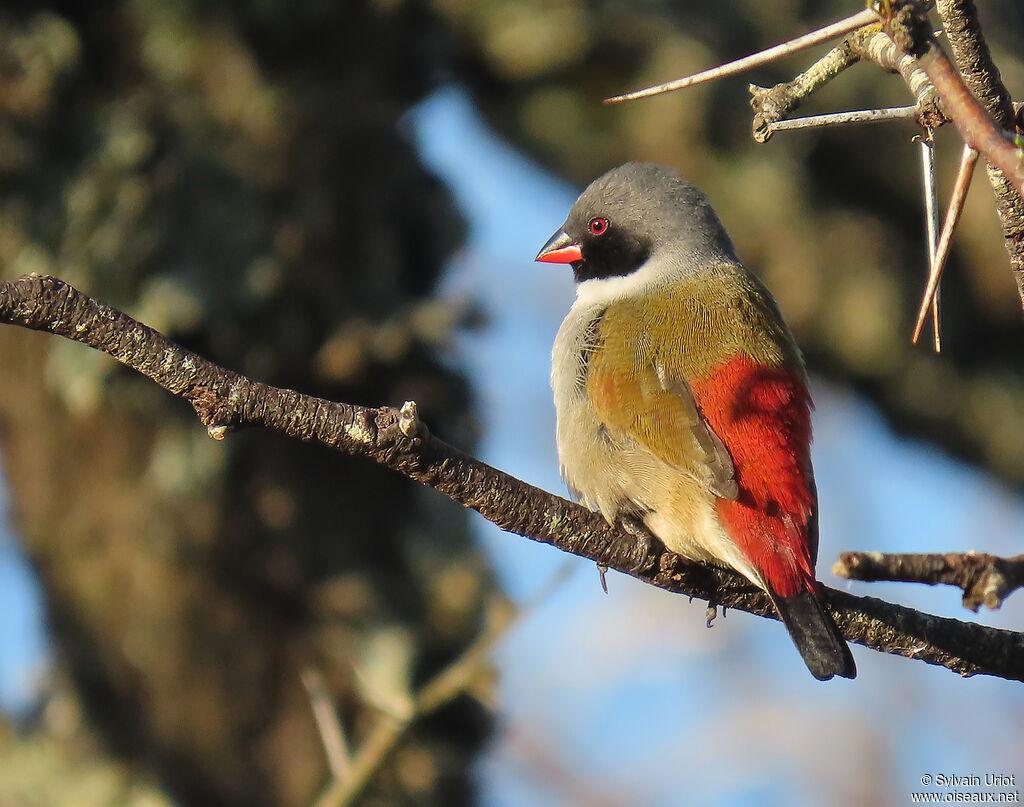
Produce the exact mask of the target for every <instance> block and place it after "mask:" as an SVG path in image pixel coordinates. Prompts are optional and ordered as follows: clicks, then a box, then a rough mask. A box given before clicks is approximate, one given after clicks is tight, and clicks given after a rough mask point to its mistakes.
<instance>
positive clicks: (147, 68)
mask: <svg viewBox="0 0 1024 807" xmlns="http://www.w3.org/2000/svg"><path fill="white" fill-rule="evenodd" d="M446 42H447V37H446V34H445V32H444V30H443V29H442V28H441V26H439V24H438V22H437V21H436V20H435V19H433V18H431V16H430V15H429V14H428V13H427V12H426V11H425V10H424V9H422V8H418V7H416V6H413V5H404V4H396V3H377V4H330V3H300V4H292V3H277V2H259V3H247V2H245V3H242V2H231V0H224V1H223V2H214V3H197V2H173V3H172V2H161V1H160V0H126V2H98V3H90V4H85V5H82V4H77V3H67V4H61V3H48V4H35V3H25V4H15V5H14V6H8V7H6V8H5V9H4V10H2V11H0V53H2V54H3V57H2V59H0V176H2V180H0V265H2V266H3V267H4V275H5V277H15V276H17V275H19V274H21V273H24V272H29V271H37V272H50V273H54V274H58V275H60V276H61V277H63V278H65V279H67V280H68V281H70V282H72V283H73V284H75V285H77V286H78V287H80V288H82V289H84V290H85V291H87V292H89V293H91V294H93V295H95V296H97V297H99V298H100V299H103V300H104V301H107V302H109V303H111V304H113V305H116V306H118V307H120V308H122V309H123V310H126V311H129V312H131V313H132V314H134V315H135V316H137V317H138V318H140V319H142V320H144V321H146V322H147V323H148V324H150V325H152V326H155V327H157V328H159V329H161V330H163V331H164V332H166V333H168V334H170V335H171V336H172V337H173V338H175V339H176V340H178V341H180V342H182V343H183V344H186V345H187V346H189V347H191V348H193V349H195V350H197V351H199V352H200V353H202V354H203V355H205V356H208V357H210V358H212V359H213V360H215V361H218V362H220V363H222V364H224V365H226V366H228V367H231V368H233V369H236V370H239V371H241V372H243V373H247V374H250V375H252V376H253V377H255V378H258V379H261V380H265V381H268V382H271V383H274V384H278V385H282V386H289V387H294V388H297V389H301V390H303V391H304V392H308V393H312V394H315V395H320V396H323V397H327V398H332V399H336V400H343V401H355V402H361V403H368V404H396V405H401V403H402V402H403V401H405V400H407V399H415V400H417V401H418V402H419V405H420V412H421V413H422V415H423V417H424V418H425V419H426V420H427V421H428V422H429V423H430V424H431V428H432V429H434V430H435V431H437V432H439V433H440V434H442V435H444V436H446V437H447V438H448V439H450V440H452V441H453V442H456V443H458V444H460V445H465V446H467V447H468V446H471V445H472V442H473V438H474V424H473V419H472V416H471V414H470V411H469V400H468V397H469V396H468V394H467V389H466V385H465V383H464V381H463V380H462V378H461V377H460V376H458V375H457V373H456V372H454V371H453V370H452V369H449V367H448V366H447V365H446V364H445V363H444V362H443V361H442V359H441V356H440V354H441V352H442V351H443V349H444V346H445V344H446V342H447V341H448V339H449V338H450V335H451V331H452V328H453V327H454V326H455V325H456V324H457V323H458V322H459V321H460V319H461V318H462V316H463V314H462V312H459V311H453V310H450V309H449V308H447V307H446V306H445V305H444V304H442V303H440V302H439V301H438V300H437V299H435V298H434V297H433V289H434V286H435V283H436V280H437V278H438V275H439V273H440V271H441V269H442V267H443V263H444V259H445V257H446V255H447V254H448V253H449V252H450V251H451V250H452V249H453V248H454V247H455V246H456V245H457V244H458V243H459V241H460V240H461V237H462V225H461V222H460V220H459V217H458V216H457V214H456V212H455V210H454V208H453V206H452V203H451V201H450V199H449V196H448V193H447V191H446V190H445V189H444V188H443V186H441V185H440V183H439V182H438V181H437V180H436V179H434V178H433V177H431V176H429V175H428V174H427V173H426V172H425V171H424V169H423V168H422V167H421V166H420V164H419V161H418V158H417V155H416V154H415V151H414V149H413V147H412V144H411V143H410V142H408V141H407V140H406V139H405V137H404V136H403V135H402V134H401V133H400V131H399V126H398V121H399V119H400V117H401V116H402V115H403V114H404V112H405V111H406V110H407V109H408V108H409V107H410V105H412V104H413V103H415V102H416V101H417V100H418V99H420V98H421V97H422V96H423V95H424V94H425V93H426V92H428V91H429V90H430V89H431V88H432V87H433V86H434V84H435V82H436V80H437V77H438V76H439V70H440V68H441V67H442V65H443V56H444V53H445V52H446V47H447V46H446ZM0 356H3V360H2V361H3V374H4V383H3V385H2V386H0V438H2V446H3V459H4V462H5V465H6V471H7V473H6V476H7V478H8V479H10V480H11V485H12V496H11V498H12V502H13V509H14V511H15V519H16V523H17V526H18V529H19V531H20V533H21V535H22V537H23V540H24V543H25V545H26V548H27V551H28V553H29V555H30V557H31V559H32V561H33V563H34V565H35V567H36V569H37V570H38V572H39V574H40V577H41V579H42V582H43V584H44V586H45V589H46V594H47V603H48V610H49V618H50V623H51V626H52V628H53V631H54V635H55V639H56V642H57V644H58V649H59V653H60V659H61V663H62V664H63V665H64V667H65V668H66V669H67V670H68V672H69V675H70V678H71V680H72V681H73V682H74V688H75V693H76V696H77V697H78V698H80V701H81V706H82V709H83V711H84V713H85V714H86V715H87V717H88V719H89V722H90V725H92V726H94V727H95V728H96V729H97V730H98V731H99V733H100V735H101V736H102V738H103V744H102V746H100V747H104V748H106V749H108V750H110V751H112V752H114V753H115V754H117V755H118V756H120V757H121V758H122V759H124V760H127V761H128V762H130V763H131V765H132V769H134V770H136V771H139V772H141V773H142V774H144V775H146V776H151V777H155V778H156V780H157V781H160V782H162V783H163V784H164V786H166V788H167V790H168V793H169V794H170V795H171V796H172V797H173V798H175V799H176V800H178V801H179V802H180V803H182V804H203V805H246V807H259V805H284V806H285V807H287V805H305V804H308V803H310V802H311V801H312V799H313V797H314V796H315V795H316V793H318V792H319V790H320V788H321V787H322V786H323V785H324V784H325V782H326V767H325V762H324V753H323V749H322V748H321V744H320V740H319V736H318V734H317V732H316V728H315V725H314V723H313V719H312V715H311V711H310V706H309V702H308V697H307V695H306V692H305V690H304V689H303V687H302V684H301V682H300V674H301V672H302V671H303V670H305V669H307V668H313V669H316V670H318V671H319V672H320V673H322V674H323V676H324V677H325V679H326V680H327V682H328V684H329V686H330V688H331V691H332V693H333V694H334V695H335V696H336V698H337V700H338V705H339V708H340V711H341V714H342V716H343V718H344V721H345V724H346V726H347V727H348V728H349V729H350V733H351V738H350V739H351V741H352V742H353V743H354V744H356V745H358V743H359V742H360V741H361V739H362V738H363V737H364V736H365V735H366V733H367V731H368V729H369V727H370V726H371V725H372V724H373V722H374V721H375V720H376V719H378V717H379V716H378V714H377V712H376V711H375V710H374V709H373V708H371V707H370V706H368V705H367V703H366V699H365V698H364V697H363V695H362V693H361V692H360V691H359V687H360V680H370V679H374V680H376V679H377V678H380V677H381V676H382V675H383V676H384V677H385V678H386V679H387V680H388V681H390V682H392V684H393V685H394V686H399V685H413V686H414V685H416V684H417V683H419V682H422V681H423V680H425V679H426V677H428V676H429V675H431V674H432V673H434V672H436V671H437V670H438V669H439V668H441V667H442V666H444V665H445V664H446V663H447V662H449V661H450V660H451V659H452V658H453V657H454V656H455V655H457V654H458V652H459V651H460V650H461V649H462V648H463V647H464V646H465V645H466V644H467V643H468V642H469V641H471V639H472V638H473V637H474V636H475V635H476V632H477V630H478V627H479V622H480V610H481V608H480V606H481V602H482V598H483V597H484V596H485V595H486V594H487V592H488V591H489V590H490V588H491V581H490V576H489V573H488V571H487V569H486V568H485V567H484V566H483V564H482V561H480V560H479V558H478V557H477V555H476V554H475V552H474V550H473V548H472V546H471V543H470V540H469V535H468V529H467V520H466V516H465V512H464V511H463V509H462V508H460V507H458V506H456V505H454V504H451V503H450V502H447V501H442V500H441V498H440V497H439V496H438V495H437V494H435V493H434V492H432V491H428V490H426V489H425V488H422V487H420V486H418V485H416V484H414V483H411V482H409V481H407V480H404V479H401V478H399V477H398V476H397V475H394V474H391V473H387V472H384V471H382V470H380V469H377V468H375V467H371V466H370V465H368V464H367V463H365V462H364V461H359V460H355V459H352V458H346V457H341V456H336V455H333V454H331V453H330V452H326V451H324V450H323V449H322V448H314V447H311V446H306V445H300V444H295V443H293V442H290V441H287V440H284V439H282V438H278V437H272V436H268V435H266V434H257V433H240V434H237V435H232V436H230V438H229V439H228V440H226V441H224V442H222V443H219V442H214V441H212V440H210V439H209V437H208V436H207V435H206V434H205V431H204V429H203V428H202V426H201V425H200V424H199V423H198V421H197V420H196V418H195V416H194V414H193V413H192V412H190V411H189V408H188V407H187V406H186V405H184V404H183V403H182V402H180V401H176V400H173V399H171V398H170V396H168V395H167V394H166V393H164V392H163V391H162V390H160V389H159V388H157V387H155V386H154V385H153V384H152V383H150V382H149V381H147V380H145V379H143V378H141V377H139V376H136V375H135V374H133V373H131V372H129V371H126V370H124V368H121V367H120V366H118V365H117V364H116V363H114V362H112V361H110V360H109V359H108V358H107V357H105V356H102V355H99V354H96V353H95V352H92V351H89V350H87V349H84V348H82V347H81V346H79V345H75V344H72V343H68V342H64V341H62V340H58V339H52V338H45V337H44V338H38V336H35V335H32V334H28V333H26V332H24V331H17V330H16V329H10V328H9V329H4V330H3V332H0ZM385 638H386V640H387V641H386V642H384V641H383V640H384V639H385ZM382 642H383V643H384V644H386V645H387V646H388V647H390V648H392V650H393V652H392V653H390V655H388V656H387V658H386V659H385V660H384V661H381V660H380V658H381V657H380V653H379V652H378V651H379V648H380V647H381V646H382ZM378 667H383V668H384V669H382V670H378V669H377V668H378ZM357 670H358V673H359V674H358V675H357V674H356V671H357ZM397 694H399V695H400V694H401V693H397ZM488 722H489V721H488V718H487V717H486V715H485V714H484V713H483V710H482V709H481V708H480V707H479V706H478V705H477V704H476V703H475V702H469V701H468V699H467V701H466V702H459V703H456V704H453V705H452V706H450V707H449V708H448V709H446V710H444V711H442V712H441V713H439V714H437V715H436V716H435V717H434V718H432V720H431V721H429V722H428V723H424V724H423V725H419V726H417V727H415V729H414V731H413V732H411V736H410V737H409V738H408V739H407V741H406V743H405V745H404V746H403V748H402V750H401V751H400V752H399V753H398V754H397V755H396V757H395V763H394V764H393V765H391V766H390V767H389V768H388V770H387V771H385V772H384V773H383V774H382V775H381V776H379V777H378V778H377V779H376V780H375V783H374V786H373V789H372V792H371V793H370V794H369V795H368V801H367V802H366V803H368V804H371V803H378V804H384V803H386V804H404V803H416V804H443V805H451V804H460V803H465V802H466V801H468V799H469V797H470V793H471V792H472V789H473V788H472V784H471V781H470V778H469V775H468V770H469V762H470V759H471V756H472V754H473V753H474V751H475V749H476V748H477V747H478V745H479V743H480V742H481V740H482V739H483V738H484V737H486V735H487V732H488ZM36 743H37V740H32V741H30V745H29V746H28V747H27V748H25V749H21V750H19V751H17V752H16V753H17V754H19V755H22V756H21V757H20V758H23V759H27V758H28V757H26V756H24V755H25V754H29V755H30V754H31V753H32V751H31V749H32V748H34V747H36V746H35V744H36ZM8 744H10V743H8ZM44 745H45V744H44ZM41 747H42V746H41ZM46 747H49V746H46ZM12 753H14V752H12ZM46 754H48V755H50V756H45V758H46V759H51V758H52V759H53V761H54V766H55V769H58V770H61V771H65V772H68V773H69V774H73V773H74V768H73V766H72V767H70V768H69V767H64V766H63V762H62V759H61V758H60V755H59V754H58V753H57V752H55V751H54V752H52V753H51V751H47V752H46ZM54 755H56V756H54ZM56 775H57V774H56V773H55V776H56ZM74 775H77V774H74ZM123 775H125V776H127V775H128V774H127V772H125V773H124V774H123ZM83 776H84V774H83ZM62 786H63V785H60V784H58V783H56V782H55V783H54V788H56V789H55V790H52V791H50V790H47V791H45V792H47V793H50V792H53V793H57V792H60V791H59V788H60V787H62ZM97 792H100V791H97ZM104 792H106V791H104ZM109 792H111V793H113V790H111V791H109ZM102 801H103V799H102V798H101V797H100V796H98V795H97V796H96V797H95V798H94V799H93V800H92V801H91V802H90V803H97V804H98V803H101V802H102ZM39 803H70V802H67V801H65V800H64V799H62V798H56V797H55V798H54V799H52V800H51V799H46V798H44V799H43V801H42V802H39ZM83 803H85V802H83ZM108 803H110V804H121V803H128V802H127V801H126V800H124V799H122V798H121V797H120V796H117V797H115V796H114V795H111V796H110V799H109V802H108ZM133 803H134V802H133Z"/></svg>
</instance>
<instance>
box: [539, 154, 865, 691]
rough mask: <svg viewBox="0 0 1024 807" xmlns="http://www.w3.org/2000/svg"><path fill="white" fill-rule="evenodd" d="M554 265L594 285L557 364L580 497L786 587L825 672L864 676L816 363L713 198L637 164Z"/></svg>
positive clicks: (561, 337) (585, 204) (800, 640)
mask: <svg viewBox="0 0 1024 807" xmlns="http://www.w3.org/2000/svg"><path fill="white" fill-rule="evenodd" d="M537 260H538V261H545V262H550V263H567V264H569V265H571V266H572V269H573V274H574V275H575V278H576V302H575V303H574V304H573V306H572V308H571V309H570V311H569V314H568V316H567V317H566V318H565V321H564V322H563V323H562V326H561V328H560V329H559V331H558V336H557V337H556V338H555V346H554V351H553V355H552V369H551V384H552V387H553V388H554V394H555V409H556V412H557V416H558V427H557V440H558V456H559V461H560V463H561V466H562V475H563V476H564V477H565V480H566V482H567V483H568V485H569V489H570V491H571V492H572V494H573V496H575V497H576V498H577V499H578V500H579V501H581V502H582V503H583V504H585V505H586V506H588V507H591V508H594V509H596V510H598V511H600V512H601V513H602V514H603V515H604V517H605V518H606V519H608V521H609V522H611V523H613V524H616V523H618V524H622V523H624V522H629V521H631V520H632V521H633V522H634V523H636V522H640V523H641V524H642V525H643V526H644V527H645V528H646V529H647V530H648V531H649V532H650V533H653V534H654V535H655V536H657V538H658V539H660V540H661V541H662V542H663V543H664V544H665V546H666V547H667V548H668V549H669V550H671V551H672V552H675V553H677V554H679V555H682V556H684V557H686V558H690V559H693V560H699V561H707V562H711V563H715V564H719V565H724V566H730V567H732V568H733V569H736V570H737V571H738V572H740V573H741V574H743V575H744V576H745V577H746V578H748V579H749V580H750V581H751V582H753V583H754V584H756V585H757V586H759V587H761V588H763V589H764V590H765V591H766V592H767V593H768V594H769V596H770V597H771V599H772V602H773V603H774V604H775V607H776V609H777V611H778V613H779V616H780V617H781V618H782V621H783V622H784V623H785V625H786V628H787V629H788V630H789V634H790V636H791V637H792V638H793V642H794V643H795V644H796V646H797V649H798V650H799V651H800V654H801V656H803V659H804V662H805V663H806V664H807V667H808V669H809V670H810V671H811V674H812V675H814V677H815V678H818V679H820V680H828V679H829V678H831V677H832V676H834V675H841V676H844V677H846V678H853V677H854V676H855V675H856V674H857V670H856V666H855V665H854V661H853V656H852V655H851V653H850V649H849V647H848V646H847V644H846V642H845V640H844V639H843V638H842V636H841V635H840V634H839V631H838V629H837V628H836V625H835V623H834V622H833V620H832V618H831V617H830V616H829V614H828V613H827V612H826V611H825V609H824V608H823V606H822V603H821V600H820V599H819V592H820V590H821V587H820V584H819V583H818V582H817V580H816V579H815V576H814V564H815V560H816V556H817V550H818V519H817V507H818V502H817V492H816V490H815V486H814V474H813V471H812V469H811V454H810V443H811V418H810V407H811V399H810V395H809V393H808V391H807V376H806V373H805V370H804V364H803V358H802V356H801V355H800V351H799V349H798V348H797V346H796V344H795V342H794V341H793V337H792V335H791V334H790V332H789V329H788V328H787V327H786V324H785V322H784V321H783V319H782V315H781V314H780V313H779V308H778V306H777V304H776V303H775V300H774V299H773V298H772V296H771V294H770V293H769V292H768V290H767V289H765V287H764V286H763V285H762V284H761V283H760V281H758V280H757V278H755V277H754V276H753V275H752V274H751V273H750V272H749V271H747V269H746V268H745V267H744V266H743V264H742V263H741V262H740V260H739V258H737V257H736V253H735V250H734V248H733V245H732V241H731V240H730V239H729V235H728V234H727V233H726V231H725V228H724V227H723V226H722V224H721V222H720V221H719V220H718V216H717V215H716V214H715V211H714V210H713V209H712V207H711V205H710V204H709V202H708V200H707V197H706V196H705V195H704V194H703V193H702V192H701V191H700V190H698V189H697V188H695V187H694V186H693V185H691V184H690V183H689V182H686V181H685V180H683V179H680V178H679V177H678V176H677V175H676V173H675V172H674V171H672V170H671V169H669V168H666V167H664V166H660V165H655V164H653V163H627V164H625V165H622V166H620V167H618V168H615V169H613V170H612V171H609V172H608V173H607V174H605V175H604V176H602V177H600V178H599V179H597V180H595V181H594V182H593V183H592V184H591V185H590V187H588V188H587V189H586V190H585V191H584V192H583V193H582V194H581V195H580V197H579V199H577V200H576V203H575V204H574V205H573V207H572V210H571V211H570V212H569V217H568V218H567V219H566V222H565V224H564V226H563V227H562V229H561V230H559V231H558V232H557V233H555V235H554V236H552V238H551V240H549V241H548V243H547V244H545V245H544V248H543V249H542V250H541V251H540V254H539V255H538V256H537Z"/></svg>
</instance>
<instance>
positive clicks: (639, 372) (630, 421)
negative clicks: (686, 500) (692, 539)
mask: <svg viewBox="0 0 1024 807" xmlns="http://www.w3.org/2000/svg"><path fill="white" fill-rule="evenodd" d="M602 348H605V349H602ZM617 358H621V357H617V356H616V350H615V347H614V346H610V345H602V346H600V347H598V348H597V349H595V350H594V351H593V352H592V354H591V356H590V358H589V360H588V366H587V392H588V394H589V396H590V400H591V402H592V403H593V405H594V408H595V409H596V410H597V414H598V417H600V419H601V422H602V423H603V424H604V426H605V428H606V429H607V431H608V434H609V436H610V437H611V438H612V439H616V440H620V441H624V442H633V443H637V444H639V445H641V446H643V447H644V448H646V449H647V450H648V451H650V452H652V453H653V454H654V455H655V456H657V457H658V458H660V459H661V460H663V461H664V462H666V463H668V464H669V465H671V466H673V467H675V468H677V469H678V470H679V471H680V472H681V473H684V474H686V475H688V476H691V477H694V478H696V479H697V480H698V481H700V482H701V483H702V484H704V485H705V486H706V487H707V488H708V489H709V490H710V491H712V492H713V493H714V494H715V495H716V496H718V497H720V498H723V499H735V498H736V497H737V496H738V495H739V487H738V485H737V483H736V474H735V469H734V468H733V462H732V458H731V457H730V456H729V452H728V450H726V447H725V445H724V444H723V443H722V441H721V439H719V437H718V435H717V434H715V432H714V431H713V430H712V429H711V427H710V426H709V425H708V423H707V421H706V420H705V419H704V418H703V416H702V415H701V413H700V410H699V409H698V407H697V401H696V399H695V398H694V395H693V391H692V390H691V389H690V386H689V384H687V383H686V381H685V380H684V379H683V378H681V377H678V376H676V375H673V374H672V373H671V372H669V371H668V370H667V369H666V367H665V366H664V364H662V363H660V362H658V361H657V360H651V361H649V362H643V361H641V363H639V364H637V363H636V362H633V361H617V360H616V359H617Z"/></svg>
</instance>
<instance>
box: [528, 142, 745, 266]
mask: <svg viewBox="0 0 1024 807" xmlns="http://www.w3.org/2000/svg"><path fill="white" fill-rule="evenodd" d="M577 247H578V249H576V251H575V252H574V251H573V249H572V248H577ZM652 257H653V258H656V259H657V260H658V261H659V263H660V262H665V264H666V269H668V270H670V271H672V270H678V271H680V272H683V273H685V272H688V271H699V270H700V269H702V268H704V267H707V266H713V265H720V264H723V263H738V260H737V258H736V254H735V249H734V248H733V245H732V241H730V239H729V235H728V233H726V231H725V228H724V227H723V226H722V223H721V222H720V221H719V219H718V216H717V214H716V213H715V211H714V209H713V208H712V207H711V204H710V203H709V202H708V199H707V197H706V196H705V195H704V194H703V193H702V192H701V191H700V190H699V189H698V188H696V187H694V186H693V185H691V184H690V183H689V182H687V181H686V180H685V179H680V177H679V176H678V175H677V174H676V172H675V171H673V170H672V169H671V168H667V167H665V166H663V165H658V164H656V163H646V162H631V163H626V164H625V165H620V166H619V167H618V168H614V169H612V170H611V171H609V172H608V173H606V174H604V175H603V176H601V177H599V178H597V179H595V180H594V181H593V182H592V183H591V184H590V187H588V188H587V189H586V190H585V191H583V193H582V194H580V197H579V199H577V200H576V203H575V204H574V205H573V206H572V210H571V211H570V212H569V217H568V218H567V219H566V222H565V225H564V227H563V228H562V230H561V231H560V232H558V233H556V234H555V235H554V236H553V237H552V239H551V240H550V241H549V242H548V244H546V245H545V247H544V249H542V250H541V253H540V255H538V256H537V259H538V260H547V261H552V262H561V263H571V264H572V267H573V272H574V274H575V276H576V282H577V283H581V282H583V281H585V280H590V279H594V278H608V277H616V276H625V275H629V274H632V273H633V272H635V271H636V270H637V269H638V268H639V267H640V266H642V265H643V264H644V263H645V262H646V261H647V260H648V258H652Z"/></svg>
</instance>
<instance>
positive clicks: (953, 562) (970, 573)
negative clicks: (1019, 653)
mask: <svg viewBox="0 0 1024 807" xmlns="http://www.w3.org/2000/svg"><path fill="white" fill-rule="evenodd" d="M832 573H833V574H837V575H839V576H840V577H845V578H847V579H849V580H864V581H868V582H875V581H879V580H892V581H896V582H900V583H926V584H928V585H931V586H934V585H937V584H939V583H942V584H945V585H949V586H957V587H958V588H960V589H962V590H963V592H964V597H963V603H964V607H965V608H970V609H971V610H972V611H975V612H976V611H977V610H978V608H979V607H980V606H982V605H984V606H986V607H987V608H991V609H993V610H994V609H996V608H998V607H999V606H1000V605H1002V604H1003V600H1005V599H1006V598H1007V597H1008V596H1009V595H1010V594H1011V593H1012V592H1013V591H1015V590H1016V589H1018V588H1024V555H1017V556H1016V557H1012V558H1000V557H996V556H995V555H983V554H974V553H967V554H959V553H949V554H945V555H943V554H938V553H930V554H886V553H884V552H844V553H843V554H842V555H840V556H839V560H838V561H837V562H836V564H835V566H833V567H832Z"/></svg>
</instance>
